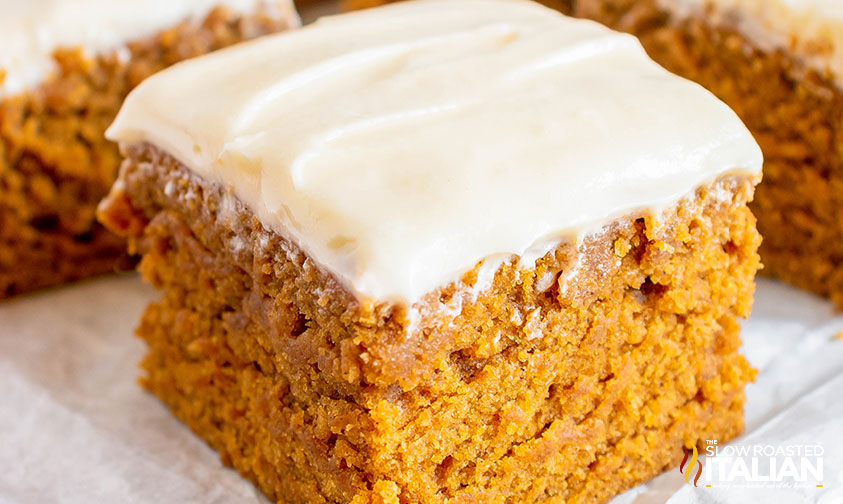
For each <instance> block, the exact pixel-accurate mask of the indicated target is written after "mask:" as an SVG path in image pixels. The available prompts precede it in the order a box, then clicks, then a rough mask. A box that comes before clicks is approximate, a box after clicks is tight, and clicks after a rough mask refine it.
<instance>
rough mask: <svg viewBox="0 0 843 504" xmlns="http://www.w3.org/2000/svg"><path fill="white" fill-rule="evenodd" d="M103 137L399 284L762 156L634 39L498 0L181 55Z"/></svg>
mask: <svg viewBox="0 0 843 504" xmlns="http://www.w3.org/2000/svg"><path fill="white" fill-rule="evenodd" d="M108 137H109V138H110V139H112V140H115V141H119V142H121V143H122V144H123V145H124V146H125V145H127V144H139V143H142V142H149V143H151V144H154V145H156V146H159V147H160V148H162V149H164V150H166V151H168V152H169V153H171V154H172V155H174V156H175V157H176V158H177V159H179V160H180V161H182V162H183V163H185V164H186V165H187V166H188V167H189V168H190V169H192V170H194V171H195V172H197V173H198V174H200V175H201V176H203V177H206V178H209V179H211V180H214V181H218V182H221V183H223V184H226V185H229V186H231V187H233V189H234V191H235V192H236V194H237V195H238V196H239V197H240V198H241V199H242V200H243V201H244V202H245V203H246V204H247V205H249V206H250V207H251V208H252V209H253V210H254V211H255V212H256V213H257V215H258V216H259V217H260V218H261V219H262V220H263V222H264V223H265V224H267V225H268V226H269V227H271V228H273V229H275V230H276V231H278V232H280V233H281V234H282V235H284V236H287V237H289V238H290V239H292V240H293V241H295V242H296V243H297V244H298V245H299V246H301V247H302V248H303V249H304V250H305V251H306V252H307V253H308V254H309V255H310V257H311V258H312V259H314V260H315V261H316V262H317V263H319V264H321V265H322V266H323V267H325V268H327V269H328V270H329V271H331V272H333V273H334V274H335V275H336V277H337V278H338V279H339V280H340V281H342V282H343V283H345V285H346V286H348V287H349V288H350V289H352V290H353V291H354V292H356V293H357V294H358V295H360V296H365V297H369V298H375V299H380V300H387V301H396V302H408V303H410V302H413V301H415V300H417V299H419V298H420V297H421V296H422V295H424V294H425V293H427V292H430V291H432V290H434V289H436V288H437V287H439V286H443V285H447V284H448V283H450V282H451V281H454V280H457V279H459V277H460V275H461V274H462V273H464V272H465V271H467V270H469V269H471V268H472V267H474V266H475V265H476V264H477V262H478V261H480V260H481V259H483V258H485V257H489V256H493V255H498V254H518V255H523V254H525V253H527V254H528V255H532V252H534V251H535V248H536V247H538V248H542V249H543V250H547V248H548V246H549V244H551V245H553V244H558V243H559V241H560V240H561V239H563V238H568V237H572V236H576V235H577V234H578V233H581V232H588V231H596V230H599V228H600V227H601V226H603V225H604V224H606V223H607V221H608V220H610V219H612V218H615V217H618V216H621V215H624V214H627V213H629V212H631V211H636V210H640V209H645V208H662V207H663V206H667V205H670V204H673V203H675V202H676V201H677V200H678V199H680V198H681V197H683V196H686V195H688V194H689V193H691V192H692V191H693V190H694V189H695V188H696V187H698V186H699V185H701V184H704V183H707V182H710V181H712V180H714V179H716V178H717V177H718V176H719V175H721V174H724V173H727V172H744V173H749V174H753V175H756V174H759V173H760V169H761V152H760V150H759V148H758V146H757V145H756V143H755V142H754V141H753V139H752V137H751V136H750V134H749V132H748V131H747V130H746V128H745V127H744V126H743V124H742V123H741V122H740V120H738V118H737V117H736V116H735V114H734V113H733V112H732V111H731V110H730V109H729V108H727V107H726V105H724V104H723V103H721V102H720V101H718V100H717V99H715V98H714V97H713V96H712V95H711V94H710V93H708V92H707V91H705V90H704V89H703V88H701V87H700V86H698V85H696V84H693V83H691V82H688V81H686V80H683V79H680V78H678V77H676V76H674V75H671V74H669V73H668V72H667V71H665V70H663V69H662V68H661V67H659V66H658V65H656V64H655V63H653V62H652V61H651V60H650V59H649V58H648V57H647V56H646V55H645V53H644V51H643V49H642V48H641V46H640V44H639V43H638V41H637V40H636V39H635V38H633V37H631V36H628V35H622V34H618V33H614V32H611V31H609V30H608V29H606V28H605V27H603V26H601V25H598V24H596V23H593V22H590V21H583V20H574V19H571V18H566V17H564V16H562V15H560V14H558V13H556V12H554V11H551V10H549V9H546V8H544V7H541V6H539V5H537V4H534V3H531V2H521V1H511V0H428V1H424V0H422V1H417V2H407V3H401V4H394V5H391V6H388V7H383V8H379V9H373V10H369V11H362V12H358V13H352V14H346V15H342V16H336V17H333V18H326V19H323V20H321V21H319V22H317V23H316V24H315V25H311V26H309V27H306V28H304V29H301V30H297V31H294V32H288V33H285V34H280V35H275V36H270V37H266V38H263V39H261V40H257V41H253V42H249V43H246V44H242V45H240V46H238V47H234V48H231V49H228V50H224V51H220V52H217V53H214V54H211V55H209V56H204V57H202V58H198V59H195V60H192V61H189V62H186V63H183V64H180V65H176V66H175V67H173V68H171V69H169V70H166V71H164V72H161V73H159V74H158V75H156V76H153V77H152V78H150V79H148V80H147V81H146V82H144V83H143V84H142V85H141V86H140V87H138V88H137V89H136V90H135V91H134V92H133V93H132V94H131V95H130V96H129V98H128V99H127V100H126V102H125V105H124V107H123V110H122V111H121V112H120V114H119V116H118V118H117V120H116V121H115V123H114V124H113V125H112V126H111V128H110V129H109V131H108ZM531 248H532V250H531Z"/></svg>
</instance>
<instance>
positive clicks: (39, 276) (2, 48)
mask: <svg viewBox="0 0 843 504" xmlns="http://www.w3.org/2000/svg"><path fill="white" fill-rule="evenodd" d="M297 23H298V18H297V15H296V14H295V11H294V9H293V8H292V3H291V2H290V0H180V1H172V0H144V1H137V0H83V1H79V0H28V1H19V2H2V5H0V299H2V298H5V297H8V296H12V295H15V294H20V293H23V292H28V291H31V290H35V289H38V288H41V287H46V286H50V285H55V284H59V283H63V282H67V281H71V280H77V279H81V278H85V277H88V276H91V275H95V274H99V273H105V272H108V271H113V270H114V269H116V268H121V267H127V266H130V264H129V263H128V258H127V257H126V254H125V248H126V247H125V241H124V240H121V239H118V238H117V237H116V236H114V235H112V234H110V233H108V232H107V231H105V229H104V228H103V227H102V226H100V225H99V224H98V223H97V222H96V219H95V213H96V205H97V203H99V201H100V200H101V199H102V198H103V197H104V196H105V195H106V194H107V193H108V189H109V187H111V184H112V183H113V182H114V180H115V178H116V176H117V171H118V168H119V164H120V161H121V158H120V154H119V152H118V150H117V146H116V145H114V144H112V143H111V142H108V141H106V140H105V137H104V135H103V134H104V132H105V128H106V127H107V126H108V125H109V124H110V123H111V121H112V120H113V119H114V116H115V115H116V114H117V110H118V109H119V107H120V104H121V103H122V101H123V98H125V96H126V94H127V93H128V92H129V90H130V89H132V88H133V87H134V86H136V85H137V84H138V83H139V82H140V81H141V80H143V79H144V78H145V77H146V76H148V75H150V74H152V73H153V72H155V71H157V70H160V69H161V68H164V67H166V66H168V65H171V64H173V63H175V62H177V61H180V60H183V59H186V58H189V57H192V56H197V55H200V54H204V53H207V52H209V51H212V50H215V49H218V48H221V47H224V46H227V45H231V44H233V43H235V42H239V41H242V40H244V39H248V38H253V37H256V36H258V35H262V34H267V33H270V32H276V31H279V30H282V29H285V28H288V27H290V26H294V25H296V24H297Z"/></svg>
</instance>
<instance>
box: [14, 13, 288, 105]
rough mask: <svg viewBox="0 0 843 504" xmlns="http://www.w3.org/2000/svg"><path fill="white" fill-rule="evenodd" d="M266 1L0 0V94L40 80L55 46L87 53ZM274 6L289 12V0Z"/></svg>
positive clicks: (46, 71)
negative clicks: (215, 10) (227, 9)
mask: <svg viewBox="0 0 843 504" xmlns="http://www.w3.org/2000/svg"><path fill="white" fill-rule="evenodd" d="M263 3H267V4H269V2H268V1H267V0H0V70H2V71H3V72H5V73H6V77H5V80H3V81H2V82H0V96H2V95H8V94H13V93H17V92H20V91H22V90H24V89H26V88H27V87H30V86H33V85H36V84H38V83H39V82H41V81H42V80H43V79H44V77H45V76H46V75H48V74H49V72H50V71H51V70H52V69H53V65H54V62H53V59H52V53H53V51H54V50H56V49H57V48H73V47H82V48H83V49H85V50H86V51H88V52H90V53H92V54H93V53H97V52H100V51H103V50H107V49H111V48H115V47H119V46H120V45H122V44H123V43H124V42H127V41H130V40H133V39H138V38H141V37H144V36H147V35H151V34H154V33H155V32H157V31H159V30H161V29H164V28H167V27H169V26H171V25H174V24H176V23H178V22H180V21H182V20H184V19H191V18H192V19H200V18H202V17H203V16H204V15H206V14H207V13H208V12H210V11H211V10H212V9H213V8H214V7H215V6H217V5H225V6H228V7H230V8H232V9H235V10H237V11H243V12H245V11H249V10H253V9H255V7H256V6H258V5H260V4H263ZM277 5H279V6H281V7H282V8H283V9H286V10H288V11H289V13H288V14H292V13H293V7H292V1H291V0H282V1H279V2H277Z"/></svg>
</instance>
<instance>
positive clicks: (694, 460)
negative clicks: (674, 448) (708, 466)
mask: <svg viewBox="0 0 843 504" xmlns="http://www.w3.org/2000/svg"><path fill="white" fill-rule="evenodd" d="M682 451H684V452H685V456H684V457H682V463H681V464H679V472H680V473H682V474H684V475H685V483H688V484H690V483H691V481H690V478H691V474H693V473H694V467H696V469H697V475H696V476H695V477H694V486H697V482H698V481H699V480H700V476H702V462H700V461H699V456H700V454H699V452H697V447H696V446H694V447H693V451H691V450H689V449H687V448H685V447H684V446H683V447H682ZM689 455H690V456H691V460H690V461H689V460H688V456H689ZM686 463H687V468H686V467H685V464H686Z"/></svg>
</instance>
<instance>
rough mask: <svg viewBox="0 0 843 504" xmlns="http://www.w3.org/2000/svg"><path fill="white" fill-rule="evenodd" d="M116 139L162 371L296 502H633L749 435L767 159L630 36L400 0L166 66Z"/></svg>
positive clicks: (203, 430)
mask: <svg viewBox="0 0 843 504" xmlns="http://www.w3.org/2000/svg"><path fill="white" fill-rule="evenodd" d="M108 137H109V138H110V139H112V140H114V141H118V142H120V145H121V146H122V150H123V152H124V153H125V155H126V157H127V159H126V161H125V163H124V164H123V167H122V169H121V173H120V177H119V179H118V181H117V183H116V184H115V185H114V187H113V189H112V191H111V194H110V196H109V198H108V199H107V200H106V201H105V202H103V204H102V206H101V207H100V218H101V219H102V221H103V222H104V223H105V224H106V225H107V226H108V227H109V228H110V229H112V230H114V231H115V232H117V233H119V234H122V235H125V236H128V238H129V241H130V245H131V247H132V248H133V250H136V251H138V252H139V253H140V254H142V255H143V259H142V261H141V264H140V270H141V271H142V273H143V275H144V276H145V278H146V279H147V280H149V281H150V282H151V283H152V284H153V285H155V286H156V287H158V288H160V289H161V290H162V292H163V295H162V297H161V299H160V300H159V301H157V302H155V303H153V304H151V305H150V306H149V307H148V308H147V310H146V312H145V314H144V315H143V318H142V320H141V323H140V327H139V329H138V334H139V336H140V337H141V338H143V340H145V342H146V343H147V345H148V354H147V356H146V358H145V360H144V362H143V368H144V370H145V376H144V379H143V383H144V384H145V386H146V387H147V388H149V390H151V391H152V392H153V393H155V394H156V395H157V396H158V397H160V398H161V400H162V401H164V402H165V403H166V404H167V405H168V406H169V407H170V408H171V409H172V411H173V413H174V414H175V415H176V416H178V417H179V418H180V419H181V420H183V421H184V422H185V423H186V424H187V425H189V426H190V427H191V428H192V429H193V430H194V431H195V432H196V433H197V434H198V435H199V436H201V437H202V438H203V439H205V440H206V441H207V442H208V443H209V444H210V445H211V446H213V447H214V448H215V449H217V450H218V451H219V452H220V454H221V456H222V458H223V460H224V461H225V462H226V463H228V464H231V465H232V466H234V467H235V468H237V470H239V471H240V472H241V473H242V474H243V475H244V476H245V477H247V478H249V479H251V480H252V481H254V482H255V484H256V485H257V486H258V487H259V488H260V489H261V490H263V491H264V492H265V493H266V494H267V495H268V496H269V497H270V498H272V499H274V500H276V501H278V502H284V503H325V502H331V503H349V502H351V503H354V504H364V503H440V502H452V503H458V502H490V503H515V502H572V503H596V502H605V501H607V500H608V499H609V498H610V497H611V496H613V495H615V494H617V493H619V492H621V491H623V490H625V489H627V488H630V487H631V486H633V485H636V484H638V483H641V482H643V481H645V480H647V479H649V478H651V477H652V476H654V475H656V474H658V473H659V472H661V471H663V470H665V469H667V468H670V467H671V466H673V465H675V464H678V463H679V461H680V460H681V457H682V452H683V446H684V447H691V446H694V445H696V444H699V443H702V442H703V440H705V439H718V440H726V439H729V438H731V437H733V436H735V435H736V434H738V433H739V432H741V429H742V427H743V404H744V386H745V384H746V383H747V382H748V381H749V380H751V379H752V377H753V373H754V372H753V370H752V369H751V368H750V366H749V365H748V364H747V362H746V361H745V359H744V358H743V356H741V355H740V353H739V347H740V343H741V342H740V335H739V329H740V328H739V324H738V320H739V318H740V317H745V316H747V315H748V314H749V312H750V308H751V303H752V293H753V277H754V275H755V273H756V271H757V269H758V267H759V257H758V255H757V253H756V249H757V247H758V245H759V241H760V238H759V235H758V233H757V232H756V229H755V219H754V217H753V216H752V213H751V212H750V210H749V209H748V207H747V202H748V201H749V200H750V199H751V198H752V195H753V189H754V186H755V184H756V183H757V182H758V180H759V177H760V169H761V162H762V159H761V152H760V149H759V148H758V146H757V144H756V143H755V142H754V140H753V139H752V137H751V136H750V134H749V132H748V130H747V129H746V128H745V127H744V126H743V124H742V123H741V121H740V120H739V119H738V118H737V116H736V115H735V114H734V113H733V112H732V111H731V110H730V109H729V108H728V107H727V106H726V105H724V104H723V103H722V102H720V101H718V100H717V99H716V98H715V97H714V96H712V95H711V94H710V93H709V92H708V91H706V90H704V89H703V88H702V87H700V86H699V85H697V84H694V83H692V82H690V81H686V80H684V79H681V78H679V77H676V76H674V75H672V74H670V73H668V72H667V71H665V70H664V69H663V68H661V67H660V66H658V65H657V64H656V63H654V62H653V61H652V60H650V59H649V58H648V57H647V55H646V53H645V52H644V50H643V49H642V47H641V45H640V44H639V42H638V41H637V40H636V39H635V38H634V37H632V36H630V35H625V34H619V33H615V32H612V31H610V30H608V29H606V28H605V27H603V26H600V25H599V24H597V23H593V22H591V21H584V20H576V19H573V18H568V17H564V16H562V15H561V14H559V13H558V12H555V11H553V10H550V9H547V8H544V7H541V6H539V5H537V4H534V3H531V2H515V1H508V0H440V1H433V0H431V1H418V2H407V3H402V4H395V5H392V6H387V7H382V8H378V9H372V10H369V11H362V12H358V13H352V14H346V15H341V16H336V17H333V18H326V19H323V20H322V21H320V22H317V23H316V24H314V25H311V26H309V27H305V28H303V29H301V30H296V31H292V32H289V33H285V34H279V35H273V36H269V37H264V38H262V39H259V40H256V41H252V42H247V43H245V44H241V45H239V46H237V47H234V48H230V49H226V50H223V51H218V52H216V53H214V54H211V55H208V56H204V57H201V58H197V59H194V60H192V61H190V62H187V63H184V64H181V65H177V66H175V67H173V68H171V69H168V70H166V71H163V72H161V73H159V74H157V75H155V76H153V77H152V78H150V79H148V80H146V81H145V82H144V83H142V84H141V85H140V86H139V87H138V88H137V89H136V90H135V91H133V92H132V94H131V95H130V96H129V97H128V99H127V100H126V102H125V104H124V106H123V108H122V110H121V112H120V113H119V115H118V117H117V119H116V121H115V122H114V124H113V125H112V126H111V128H110V129H109V131H108Z"/></svg>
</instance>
